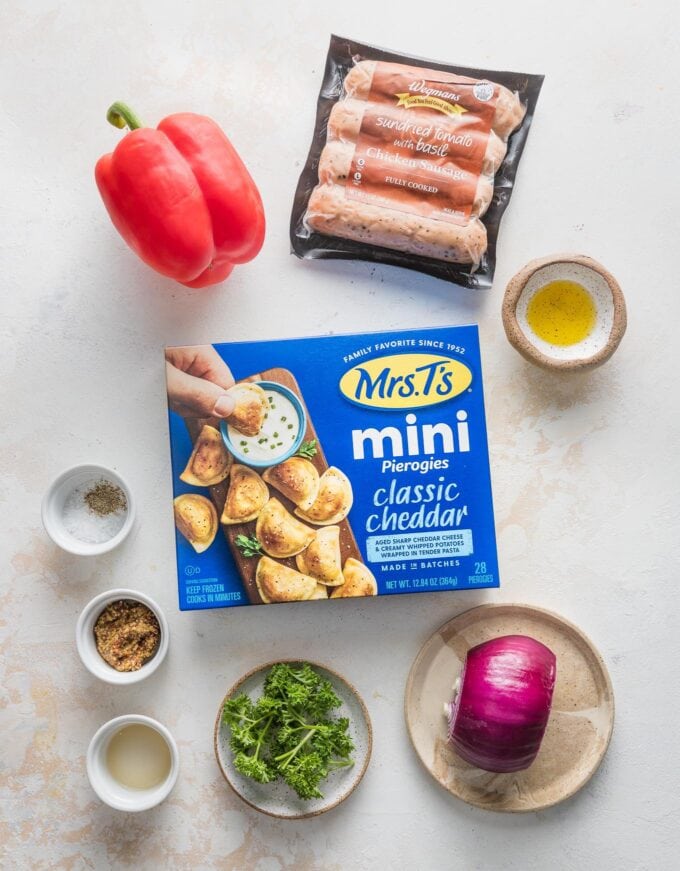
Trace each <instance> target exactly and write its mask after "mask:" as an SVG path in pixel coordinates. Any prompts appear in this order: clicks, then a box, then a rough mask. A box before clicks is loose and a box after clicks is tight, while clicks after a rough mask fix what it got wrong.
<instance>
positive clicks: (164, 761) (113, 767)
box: [106, 723, 172, 789]
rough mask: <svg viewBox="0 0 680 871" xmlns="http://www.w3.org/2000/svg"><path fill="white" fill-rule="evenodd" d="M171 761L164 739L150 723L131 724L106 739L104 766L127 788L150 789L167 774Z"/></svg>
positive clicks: (161, 781)
mask: <svg viewBox="0 0 680 871" xmlns="http://www.w3.org/2000/svg"><path fill="white" fill-rule="evenodd" d="M171 764H172V761H171V757H170V748H169V747H168V745H167V743H166V741H165V738H163V736H162V735H161V734H160V733H158V732H157V731H156V730H155V729H152V728H151V727H150V726H145V725H144V724H143V723H131V724H130V725H129V726H124V727H123V728H122V729H120V730H119V731H118V732H116V734H115V735H114V736H113V737H112V738H111V740H110V741H109V746H108V747H107V750H106V766H107V768H108V769H109V771H110V772H111V775H112V776H113V777H114V778H115V779H116V780H117V781H118V783H121V784H122V785H123V786H127V787H129V788H130V789H152V788H153V787H154V786H158V784H159V783H163V781H164V780H165V779H166V778H167V776H168V775H169V774H170V767H171Z"/></svg>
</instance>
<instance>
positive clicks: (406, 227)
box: [305, 184, 487, 264]
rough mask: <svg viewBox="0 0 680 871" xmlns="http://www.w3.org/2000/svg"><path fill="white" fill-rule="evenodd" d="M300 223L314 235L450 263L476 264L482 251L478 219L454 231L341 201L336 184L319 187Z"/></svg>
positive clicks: (445, 224) (445, 223)
mask: <svg viewBox="0 0 680 871" xmlns="http://www.w3.org/2000/svg"><path fill="white" fill-rule="evenodd" d="M305 222H306V223H307V225H308V226H309V227H311V228H312V229H313V230H316V232H317V233H323V234H324V235H326V236H339V237H341V238H343V239H354V240H355V241H357V242H365V243H367V244H369V245H378V246H379V247H381V248H392V249H394V250H396V251H408V252H409V253H410V254H418V255H420V256H422V257H432V258H434V259H436V260H445V261H448V262H449V263H473V264H478V263H479V262H480V260H481V259H482V255H483V254H484V252H485V251H486V246H487V240H486V227H485V226H484V224H483V223H482V222H481V221H480V220H478V219H477V218H473V219H472V220H471V221H469V222H468V223H467V224H465V225H463V226H459V225H457V224H452V223H449V222H448V221H438V220H436V219H434V218H422V217H420V216H418V215H412V214H409V213H408V212H398V211H396V210H394V209H388V208H385V207H384V206H375V205H371V204H370V203H364V202H360V201H358V200H354V199H352V198H350V197H348V196H345V189H344V188H343V187H341V186H340V185H334V184H320V185H317V187H315V188H314V190H313V191H312V194H311V196H310V198H309V204H308V207H307V214H306V215H305Z"/></svg>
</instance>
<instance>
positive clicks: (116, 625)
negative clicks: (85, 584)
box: [94, 599, 161, 671]
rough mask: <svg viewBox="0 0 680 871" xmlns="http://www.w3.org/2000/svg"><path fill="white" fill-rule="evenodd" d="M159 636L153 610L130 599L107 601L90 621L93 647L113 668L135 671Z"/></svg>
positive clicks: (149, 656)
mask: <svg viewBox="0 0 680 871" xmlns="http://www.w3.org/2000/svg"><path fill="white" fill-rule="evenodd" d="M160 637H161V627H160V625H159V623H158V618H157V617H156V615H155V614H154V612H153V611H152V610H151V608H149V607H147V606H146V605H144V604H143V603H142V602H135V601H134V600H132V599H119V600H118V601H116V602H111V603H110V604H108V605H107V606H106V608H104V610H103V611H102V612H101V614H100V615H99V617H97V620H96V622H95V624H94V638H95V643H96V646H97V651H98V653H99V655H100V656H101V657H102V659H103V660H104V661H105V662H108V664H109V665H110V666H111V667H112V668H115V669H116V671H138V670H139V669H140V668H141V667H142V666H143V665H144V663H145V662H148V661H149V660H150V659H151V657H152V656H153V655H154V653H155V652H156V650H157V649H158V644H159V642H160Z"/></svg>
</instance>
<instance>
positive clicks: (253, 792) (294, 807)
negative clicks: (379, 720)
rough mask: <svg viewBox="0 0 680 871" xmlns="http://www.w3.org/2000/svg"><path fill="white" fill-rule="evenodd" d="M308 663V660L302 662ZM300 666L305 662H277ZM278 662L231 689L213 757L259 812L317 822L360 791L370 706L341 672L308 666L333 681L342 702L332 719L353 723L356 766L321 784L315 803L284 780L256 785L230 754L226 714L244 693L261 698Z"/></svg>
mask: <svg viewBox="0 0 680 871" xmlns="http://www.w3.org/2000/svg"><path fill="white" fill-rule="evenodd" d="M304 661H305V662H309V660H304ZM277 662H288V663H291V664H294V665H301V661H295V660H288V659H284V660H277ZM273 665H276V662H268V663H266V664H265V665H261V666H259V667H258V668H255V669H253V670H252V671H249V672H248V673H247V674H246V675H244V676H243V677H242V678H240V679H239V680H238V681H237V682H236V683H235V684H234V686H233V687H232V688H231V689H230V690H229V692H228V693H227V694H226V696H225V697H224V699H223V700H222V702H221V704H220V707H219V710H218V712H217V719H216V721H215V734H214V742H215V756H216V757H217V764H218V765H219V767H220V770H221V772H222V774H223V775H224V779H225V780H226V781H227V783H228V784H229V786H230V787H231V788H232V789H233V790H234V792H235V793H236V795H238V796H239V798H241V799H243V801H244V802H245V803H246V804H248V805H250V806H251V807H252V808H255V810H258V811H261V812H262V813H264V814H268V815H269V816H271V817H279V818H281V819H288V820H300V819H304V818H306V817H316V816H319V814H322V813H325V812H326V811H329V810H331V809H332V808H334V807H337V805H339V804H340V803H341V802H343V801H344V800H345V799H346V798H348V797H349V796H350V795H351V794H352V793H353V792H354V790H355V789H356V788H357V786H358V785H359V783H360V782H361V779H362V778H363V776H364V774H365V773H366V769H367V768H368V763H369V761H370V758H371V750H372V747H373V730H372V728H371V720H370V718H369V716H368V711H367V709H366V705H365V704H364V702H363V700H362V698H361V696H360V695H359V693H358V692H357V691H356V690H355V689H354V687H353V686H352V685H351V684H349V683H348V682H347V681H346V680H345V679H344V678H343V677H341V676H340V675H339V674H337V672H335V671H332V670H331V669H329V668H326V666H324V665H319V664H318V663H316V662H309V665H311V666H312V668H314V669H315V671H317V672H319V674H320V675H321V676H322V677H324V678H326V679H327V680H329V681H330V682H331V684H332V685H333V689H334V690H335V692H336V693H337V695H338V696H339V698H340V699H341V700H342V706H341V707H340V708H336V709H335V710H334V711H333V715H334V716H338V717H348V718H349V721H350V727H349V732H350V736H351V738H352V741H353V742H354V748H355V749H354V751H353V753H352V758H353V759H354V765H353V766H352V767H351V768H341V769H338V770H337V771H334V772H332V773H331V774H330V775H329V776H328V777H327V778H326V780H324V781H323V782H322V783H321V784H320V787H319V788H320V790H321V792H323V794H324V797H323V798H314V799H310V800H309V801H303V800H302V799H300V798H298V796H297V795H296V794H295V792H294V791H293V790H292V789H291V788H290V787H289V786H288V785H287V784H286V783H284V782H283V781H277V782H275V783H257V782H256V781H254V780H252V779H251V778H249V777H244V776H243V775H242V774H240V773H239V772H238V771H236V769H235V768H234V765H233V762H232V753H231V750H230V749H229V732H230V730H229V727H228V726H225V725H224V723H223V722H222V709H223V707H224V703H225V702H226V701H227V699H230V698H232V697H233V696H236V695H239V694H240V693H246V695H248V696H250V697H251V698H252V699H256V698H258V697H259V696H261V695H262V690H263V687H264V680H265V677H266V676H267V673H268V671H269V669H270V668H271V667H272V666H273Z"/></svg>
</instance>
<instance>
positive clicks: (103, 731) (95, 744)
mask: <svg viewBox="0 0 680 871" xmlns="http://www.w3.org/2000/svg"><path fill="white" fill-rule="evenodd" d="M135 723H139V724H142V725H144V726H150V727H151V728H152V729H155V730H156V731H157V732H158V733H159V734H160V735H161V736H162V737H163V738H164V739H165V743H166V744H167V745H168V749H169V750H170V773H169V774H168V776H167V778H166V779H165V780H164V781H163V783H159V784H158V785H157V786H154V787H152V788H151V789H130V788H129V787H127V786H123V784H122V783H119V782H118V781H117V780H116V779H115V778H114V777H113V775H112V774H111V773H110V771H109V770H108V768H107V765H106V751H107V749H108V746H109V741H110V740H111V738H113V736H114V735H115V734H116V732H118V731H120V729H122V728H123V727H124V726H130V725H133V724H135ZM178 774H179V752H178V750H177V744H175V739H174V738H173V737H172V735H171V734H170V732H169V731H168V730H167V729H166V728H165V726H163V725H161V724H160V723H159V722H157V721H156V720H152V719H151V717H144V716H142V715H141V714H125V715H123V716H122V717H116V718H115V719H113V720H109V722H108V723H104V725H103V726H101V727H100V728H99V729H98V730H97V732H95V734H94V737H93V738H92V740H91V741H90V746H89V747H88V748H87V776H88V778H89V779H90V784H91V785H92V789H93V790H94V791H95V792H96V793H97V795H98V796H99V798H100V799H101V800H102V801H103V802H104V803H105V804H107V805H109V807H112V808H115V809H116V810H119V811H128V812H129V813H136V812H137V811H145V810H149V808H152V807H155V806H156V805H157V804H160V803H161V802H162V801H165V799H166V798H167V797H168V796H169V795H170V793H171V792H172V790H173V787H174V786H175V783H177V775H178Z"/></svg>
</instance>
